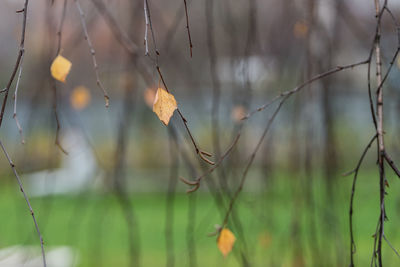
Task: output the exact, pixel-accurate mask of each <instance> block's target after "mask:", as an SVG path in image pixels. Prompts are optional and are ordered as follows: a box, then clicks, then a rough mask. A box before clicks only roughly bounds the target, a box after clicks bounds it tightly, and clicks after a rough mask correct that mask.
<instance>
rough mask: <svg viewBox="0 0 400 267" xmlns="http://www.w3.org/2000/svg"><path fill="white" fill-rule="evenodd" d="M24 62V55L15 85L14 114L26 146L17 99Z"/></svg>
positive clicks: (22, 141)
mask: <svg viewBox="0 0 400 267" xmlns="http://www.w3.org/2000/svg"><path fill="white" fill-rule="evenodd" d="M23 62H24V55H22V57H21V64H20V66H19V73H18V78H17V83H16V85H15V91H14V114H13V118H14V120H15V124H16V125H17V128H18V132H19V135H20V136H21V143H22V144H25V140H24V135H23V134H22V127H21V124H20V123H19V120H18V117H17V98H18V88H19V82H20V81H21V76H22V66H23Z"/></svg>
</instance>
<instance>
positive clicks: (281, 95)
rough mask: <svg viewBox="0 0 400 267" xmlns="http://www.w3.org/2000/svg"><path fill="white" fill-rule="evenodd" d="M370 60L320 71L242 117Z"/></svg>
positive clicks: (247, 116) (251, 114)
mask: <svg viewBox="0 0 400 267" xmlns="http://www.w3.org/2000/svg"><path fill="white" fill-rule="evenodd" d="M368 62H369V59H367V60H363V61H360V62H357V63H353V64H349V65H344V66H337V67H335V68H333V69H331V70H328V71H326V72H323V73H320V74H318V75H315V76H314V77H312V78H311V79H309V80H307V81H305V82H303V83H302V84H300V85H298V86H296V87H295V88H293V89H292V90H288V91H285V92H283V93H281V94H279V95H277V96H275V97H274V98H272V100H271V101H269V102H267V103H266V104H264V105H262V106H260V107H258V108H257V109H255V110H253V111H251V112H250V113H248V114H247V115H246V116H245V117H243V118H242V120H247V119H249V118H250V117H251V116H253V115H254V114H255V113H257V112H260V111H263V110H264V109H266V108H268V107H269V106H270V105H271V104H273V103H274V102H276V101H277V100H279V99H281V98H282V97H285V96H290V95H292V94H294V93H297V92H298V91H300V90H301V89H303V88H304V87H306V86H307V85H309V84H311V83H313V82H315V81H317V80H319V79H322V78H325V77H327V76H329V75H331V74H334V73H337V72H340V71H342V70H346V69H352V68H354V67H357V66H360V65H365V64H367V63H368Z"/></svg>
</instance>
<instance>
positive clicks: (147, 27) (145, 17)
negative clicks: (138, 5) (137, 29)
mask: <svg viewBox="0 0 400 267" xmlns="http://www.w3.org/2000/svg"><path fill="white" fill-rule="evenodd" d="M143 9H144V20H145V23H146V28H145V31H144V45H145V47H146V52H145V56H148V55H149V42H148V40H147V35H148V29H149V17H148V15H147V1H146V0H143Z"/></svg>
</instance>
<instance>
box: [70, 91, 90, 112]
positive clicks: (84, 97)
mask: <svg viewBox="0 0 400 267" xmlns="http://www.w3.org/2000/svg"><path fill="white" fill-rule="evenodd" d="M70 101H71V106H72V107H73V108H74V109H76V110H81V109H84V108H85V107H87V105H88V104H89V103H90V92H89V90H88V89H87V88H86V87H85V86H78V87H76V88H75V89H74V90H73V91H72V94H71V98H70Z"/></svg>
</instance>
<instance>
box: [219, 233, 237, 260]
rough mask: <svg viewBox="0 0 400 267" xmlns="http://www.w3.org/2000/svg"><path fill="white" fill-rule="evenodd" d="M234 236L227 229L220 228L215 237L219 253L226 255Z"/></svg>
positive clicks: (231, 246) (233, 241) (233, 242)
mask: <svg viewBox="0 0 400 267" xmlns="http://www.w3.org/2000/svg"><path fill="white" fill-rule="evenodd" d="M235 241H236V237H235V236H234V235H233V233H232V232H231V231H230V230H229V229H226V228H224V229H222V230H221V232H220V233H219V236H218V238H217V245H218V248H219V250H220V251H221V253H222V254H223V255H224V257H226V256H227V255H228V254H229V252H231V250H232V248H233V244H235Z"/></svg>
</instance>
